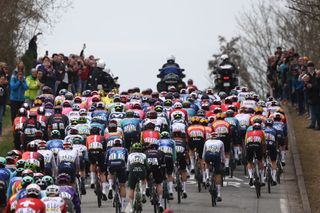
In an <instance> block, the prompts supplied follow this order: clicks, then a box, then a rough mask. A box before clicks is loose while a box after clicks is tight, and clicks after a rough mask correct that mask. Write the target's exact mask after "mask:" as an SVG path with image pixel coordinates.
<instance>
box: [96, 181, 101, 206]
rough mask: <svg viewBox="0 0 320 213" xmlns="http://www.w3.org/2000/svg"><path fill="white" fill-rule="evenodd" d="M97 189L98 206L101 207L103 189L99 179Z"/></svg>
mask: <svg viewBox="0 0 320 213" xmlns="http://www.w3.org/2000/svg"><path fill="white" fill-rule="evenodd" d="M95 191H96V194H97V201H98V207H99V208H100V207H101V199H102V189H101V185H100V182H99V181H97V182H96V187H95Z"/></svg>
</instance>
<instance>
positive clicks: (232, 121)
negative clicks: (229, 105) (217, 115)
mask: <svg viewBox="0 0 320 213" xmlns="http://www.w3.org/2000/svg"><path fill="white" fill-rule="evenodd" d="M225 121H227V122H228V123H229V124H230V125H231V128H232V129H233V130H234V134H235V136H237V135H238V133H239V131H240V124H239V121H238V119H236V118H234V117H229V118H225Z"/></svg>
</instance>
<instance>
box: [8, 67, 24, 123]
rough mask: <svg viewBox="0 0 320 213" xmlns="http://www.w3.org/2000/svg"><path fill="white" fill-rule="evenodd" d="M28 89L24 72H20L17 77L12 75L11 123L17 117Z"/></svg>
mask: <svg viewBox="0 0 320 213" xmlns="http://www.w3.org/2000/svg"><path fill="white" fill-rule="evenodd" d="M27 89H28V85H27V82H26V80H25V79H24V77H23V72H22V71H21V70H19V71H18V72H17V74H16V75H12V76H11V79H10V90H11V91H10V105H11V121H12V122H13V120H14V118H15V117H16V115H17V112H18V110H19V108H20V107H21V106H22V104H23V103H24V100H25V97H24V93H25V91H26V90H27Z"/></svg>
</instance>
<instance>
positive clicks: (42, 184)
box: [35, 179, 47, 190]
mask: <svg viewBox="0 0 320 213" xmlns="http://www.w3.org/2000/svg"><path fill="white" fill-rule="evenodd" d="M35 183H36V184H37V185H38V186H40V188H41V190H46V187H47V186H46V184H45V182H44V181H43V180H42V179H37V180H35Z"/></svg>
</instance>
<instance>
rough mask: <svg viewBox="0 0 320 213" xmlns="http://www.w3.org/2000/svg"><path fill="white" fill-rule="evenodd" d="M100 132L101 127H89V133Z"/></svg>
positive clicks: (97, 133) (95, 133)
mask: <svg viewBox="0 0 320 213" xmlns="http://www.w3.org/2000/svg"><path fill="white" fill-rule="evenodd" d="M100 132H101V129H100V128H98V127H96V126H93V127H91V129H90V134H91V135H100Z"/></svg>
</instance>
